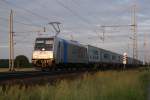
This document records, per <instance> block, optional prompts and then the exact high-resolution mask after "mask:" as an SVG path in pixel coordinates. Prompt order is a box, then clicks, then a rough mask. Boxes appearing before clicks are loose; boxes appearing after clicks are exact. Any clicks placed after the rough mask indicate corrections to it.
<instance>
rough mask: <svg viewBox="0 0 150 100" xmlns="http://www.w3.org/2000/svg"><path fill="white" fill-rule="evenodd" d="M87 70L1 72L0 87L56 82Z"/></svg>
mask: <svg viewBox="0 0 150 100" xmlns="http://www.w3.org/2000/svg"><path fill="white" fill-rule="evenodd" d="M85 72H87V70H82V71H53V72H49V71H45V72H42V71H19V72H1V73H0V85H7V84H8V85H11V84H15V83H17V84H20V83H21V84H36V83H42V82H43V81H45V83H46V81H50V80H53V81H54V80H57V79H62V78H66V77H67V78H68V77H72V76H75V77H76V76H78V75H79V74H80V75H81V74H84V73H85Z"/></svg>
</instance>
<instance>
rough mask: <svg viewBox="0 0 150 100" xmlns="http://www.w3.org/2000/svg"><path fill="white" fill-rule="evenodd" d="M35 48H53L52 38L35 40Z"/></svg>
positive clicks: (49, 49)
mask: <svg viewBox="0 0 150 100" xmlns="http://www.w3.org/2000/svg"><path fill="white" fill-rule="evenodd" d="M34 49H35V50H46V51H52V50H53V40H52V39H44V38H43V39H37V40H36V42H35V48H34Z"/></svg>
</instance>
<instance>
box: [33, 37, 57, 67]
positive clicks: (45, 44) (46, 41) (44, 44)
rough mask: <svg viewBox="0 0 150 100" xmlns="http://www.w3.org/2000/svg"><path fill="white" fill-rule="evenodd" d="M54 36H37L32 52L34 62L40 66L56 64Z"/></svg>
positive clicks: (36, 65)
mask: <svg viewBox="0 0 150 100" xmlns="http://www.w3.org/2000/svg"><path fill="white" fill-rule="evenodd" d="M53 51H54V38H53V37H52V38H36V40H35V46H34V51H33V54H32V64H33V65H34V66H35V67H39V68H41V67H42V68H49V67H51V66H52V65H53V64H54V62H55V61H54V52H53Z"/></svg>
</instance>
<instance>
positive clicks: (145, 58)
mask: <svg viewBox="0 0 150 100" xmlns="http://www.w3.org/2000/svg"><path fill="white" fill-rule="evenodd" d="M146 46H147V44H146V34H144V52H143V53H144V65H146V63H147V53H146V52H147V51H146Z"/></svg>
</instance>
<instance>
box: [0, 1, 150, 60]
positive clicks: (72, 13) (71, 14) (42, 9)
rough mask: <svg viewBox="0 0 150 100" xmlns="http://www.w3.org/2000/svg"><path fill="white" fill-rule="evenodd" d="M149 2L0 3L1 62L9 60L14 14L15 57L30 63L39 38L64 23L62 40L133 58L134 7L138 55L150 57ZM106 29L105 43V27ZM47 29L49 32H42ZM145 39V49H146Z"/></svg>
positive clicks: (140, 57)
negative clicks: (53, 25)
mask: <svg viewBox="0 0 150 100" xmlns="http://www.w3.org/2000/svg"><path fill="white" fill-rule="evenodd" d="M149 4H150V1H149V0H0V59H7V58H8V57H9V47H8V45H9V43H8V41H9V40H8V39H9V37H8V36H9V14H10V10H11V9H12V10H13V12H14V32H15V33H14V44H15V56H18V55H25V56H27V57H28V58H29V59H30V60H31V57H32V51H33V47H34V41H35V38H36V37H40V36H42V37H47V36H52V35H54V34H55V31H54V30H53V28H52V26H50V25H49V24H48V23H50V22H54V21H58V22H60V23H61V25H60V29H61V33H60V34H59V37H61V38H64V39H68V40H70V39H73V40H76V41H79V42H80V43H82V44H85V45H87V44H89V45H93V46H97V47H100V48H104V49H107V50H110V51H113V52H117V53H120V54H123V53H124V52H127V53H128V56H131V57H132V50H133V39H131V38H132V37H133V32H132V28H131V26H130V25H132V14H133V13H132V8H133V5H136V22H137V37H138V55H139V59H141V60H143V58H144V50H145V52H146V53H147V56H146V57H147V60H150V59H148V57H149V56H150V55H149V54H148V52H149V50H150V47H149V46H150V45H149V43H150V40H149V38H150V34H149V31H150V28H149V27H150V19H149V18H150V17H149V16H150V12H149V9H150V6H149ZM116 25H117V26H119V25H121V26H122V25H123V27H105V34H104V41H102V39H101V37H103V28H102V27H101V26H116ZM43 27H46V33H44V32H43ZM144 36H145V41H146V47H145V49H144V45H143V44H144Z"/></svg>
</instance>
